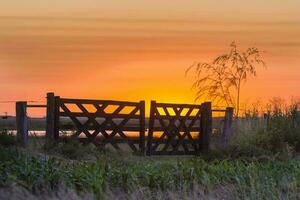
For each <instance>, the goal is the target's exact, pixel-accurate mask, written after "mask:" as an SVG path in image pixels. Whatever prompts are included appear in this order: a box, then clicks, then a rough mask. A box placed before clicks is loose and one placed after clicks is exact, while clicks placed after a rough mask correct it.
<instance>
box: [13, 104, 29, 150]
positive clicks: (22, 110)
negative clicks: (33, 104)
mask: <svg viewBox="0 0 300 200" xmlns="http://www.w3.org/2000/svg"><path fill="white" fill-rule="evenodd" d="M16 123H17V143H18V144H19V145H21V146H22V147H26V146H27V145H28V119H27V102H24V101H19V102H17V103H16Z"/></svg>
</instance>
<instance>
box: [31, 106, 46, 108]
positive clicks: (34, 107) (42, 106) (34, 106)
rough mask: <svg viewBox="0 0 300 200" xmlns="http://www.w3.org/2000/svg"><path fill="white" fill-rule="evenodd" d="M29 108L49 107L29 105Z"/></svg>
mask: <svg viewBox="0 0 300 200" xmlns="http://www.w3.org/2000/svg"><path fill="white" fill-rule="evenodd" d="M27 107H28V108H47V105H27Z"/></svg>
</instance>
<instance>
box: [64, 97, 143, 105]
mask: <svg viewBox="0 0 300 200" xmlns="http://www.w3.org/2000/svg"><path fill="white" fill-rule="evenodd" d="M60 103H67V104H76V103H80V104H108V105H126V106H139V105H140V102H130V101H114V100H93V99H66V98H61V99H60Z"/></svg>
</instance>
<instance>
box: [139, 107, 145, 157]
mask: <svg viewBox="0 0 300 200" xmlns="http://www.w3.org/2000/svg"><path fill="white" fill-rule="evenodd" d="M139 145H140V151H141V154H142V155H144V154H145V101H140V144H139Z"/></svg>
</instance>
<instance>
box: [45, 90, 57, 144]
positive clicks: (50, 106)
mask: <svg viewBox="0 0 300 200" xmlns="http://www.w3.org/2000/svg"><path fill="white" fill-rule="evenodd" d="M54 138H55V96H54V93H52V92H51V93H47V119H46V143H47V144H51V143H53V142H54Z"/></svg>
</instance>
